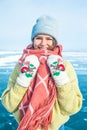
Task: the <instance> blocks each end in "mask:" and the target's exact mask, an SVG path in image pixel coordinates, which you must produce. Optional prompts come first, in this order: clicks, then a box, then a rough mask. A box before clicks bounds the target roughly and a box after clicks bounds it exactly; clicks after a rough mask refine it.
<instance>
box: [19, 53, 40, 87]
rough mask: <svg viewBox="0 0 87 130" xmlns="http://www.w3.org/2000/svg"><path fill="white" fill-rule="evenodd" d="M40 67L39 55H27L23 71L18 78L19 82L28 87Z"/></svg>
mask: <svg viewBox="0 0 87 130" xmlns="http://www.w3.org/2000/svg"><path fill="white" fill-rule="evenodd" d="M38 67H39V60H38V58H37V56H35V55H30V56H27V57H26V58H25V60H24V62H23V64H22V67H21V72H20V74H19V77H18V78H17V83H18V84H20V85H22V86H23V87H28V86H29V84H30V82H31V81H32V79H33V78H34V77H35V74H36V72H37V69H38Z"/></svg>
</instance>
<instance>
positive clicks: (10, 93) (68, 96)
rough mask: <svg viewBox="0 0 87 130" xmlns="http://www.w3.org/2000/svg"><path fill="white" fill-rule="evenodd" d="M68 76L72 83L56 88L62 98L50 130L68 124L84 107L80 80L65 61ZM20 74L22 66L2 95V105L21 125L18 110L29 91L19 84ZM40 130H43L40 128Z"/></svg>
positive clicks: (18, 68)
mask: <svg viewBox="0 0 87 130" xmlns="http://www.w3.org/2000/svg"><path fill="white" fill-rule="evenodd" d="M64 64H65V68H66V72H67V75H68V77H69V80H70V82H68V83H67V84H65V85H62V86H56V89H57V91H59V93H60V96H58V94H57V96H56V101H55V104H54V108H53V115H52V124H51V125H49V127H48V130H58V128H59V127H60V126H61V125H62V124H64V123H65V122H67V121H68V120H69V118H70V116H71V115H73V114H75V113H77V112H78V111H79V110H80V109H81V107H82V94H81V92H80V89H79V86H78V80H77V76H76V73H75V71H74V68H73V66H72V65H71V63H70V62H69V61H64ZM19 73H20V66H19V64H17V65H16V66H15V68H14V71H13V72H12V74H11V76H10V78H9V82H8V87H7V88H6V90H5V91H4V92H3V94H2V98H1V100H2V104H3V105H4V107H5V108H6V109H7V110H8V111H9V112H11V113H13V115H14V117H15V119H16V121H17V122H18V123H19V122H20V120H21V118H20V113H19V110H18V107H19V104H20V102H21V100H22V98H23V96H24V94H25V92H26V90H27V88H24V87H23V86H20V85H19V84H17V82H16V79H17V77H18V75H19ZM38 130H42V129H41V128H38Z"/></svg>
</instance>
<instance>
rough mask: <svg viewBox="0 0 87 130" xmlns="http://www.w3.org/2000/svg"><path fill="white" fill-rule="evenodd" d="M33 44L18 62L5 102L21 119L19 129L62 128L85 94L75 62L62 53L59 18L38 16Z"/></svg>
mask: <svg viewBox="0 0 87 130" xmlns="http://www.w3.org/2000/svg"><path fill="white" fill-rule="evenodd" d="M31 40H32V44H30V45H29V46H28V47H27V48H26V49H24V51H23V55H22V56H21V58H20V59H19V61H18V63H17V65H16V66H15V68H14V70H13V72H12V74H11V76H10V78H9V83H8V87H7V88H6V90H5V91H4V92H3V94H2V103H3V105H4V106H5V108H6V109H7V110H8V111H9V112H11V113H13V115H14V117H15V119H16V120H17V122H18V123H19V126H18V130H22V129H23V130H60V129H61V130H62V129H63V127H62V128H60V127H61V126H62V125H63V124H64V123H65V122H67V121H68V120H69V118H70V116H71V115H73V114H76V113H77V112H78V111H79V110H80V109H81V107H82V94H81V92H80V89H79V86H78V79H77V76H76V72H75V71H74V68H73V66H72V65H71V63H70V62H69V61H66V60H64V59H63V57H62V45H59V44H58V30H57V21H56V20H55V19H53V18H51V17H49V16H42V17H40V18H38V19H37V21H36V24H35V25H34V26H33V29H32V34H31Z"/></svg>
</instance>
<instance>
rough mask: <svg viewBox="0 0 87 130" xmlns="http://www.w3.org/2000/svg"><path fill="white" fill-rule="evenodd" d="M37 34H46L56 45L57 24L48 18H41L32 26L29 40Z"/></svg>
mask: <svg viewBox="0 0 87 130" xmlns="http://www.w3.org/2000/svg"><path fill="white" fill-rule="evenodd" d="M38 34H47V35H50V36H52V37H53V38H54V39H55V40H56V42H57V43H58V23H57V21H56V20H55V19H54V18H52V17H50V16H41V17H39V18H38V19H37V20H36V24H35V25H34V26H33V29H32V34H31V40H33V38H34V37H35V36H36V35H38Z"/></svg>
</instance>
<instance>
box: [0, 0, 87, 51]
mask: <svg viewBox="0 0 87 130" xmlns="http://www.w3.org/2000/svg"><path fill="white" fill-rule="evenodd" d="M41 15H49V16H51V17H54V18H56V19H57V20H58V30H59V36H58V37H59V44H62V45H63V50H64V51H87V0H46V1H45V0H0V50H23V49H24V48H25V47H26V46H27V45H28V44H30V43H31V31H32V27H33V25H34V24H35V22H36V19H37V18H38V17H40V16H41Z"/></svg>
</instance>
